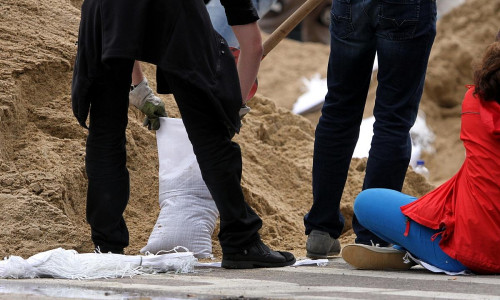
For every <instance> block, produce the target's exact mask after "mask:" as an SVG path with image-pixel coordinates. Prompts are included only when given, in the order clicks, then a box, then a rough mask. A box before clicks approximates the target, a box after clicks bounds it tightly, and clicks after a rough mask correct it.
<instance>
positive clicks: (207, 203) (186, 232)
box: [141, 118, 219, 258]
mask: <svg viewBox="0 0 500 300" xmlns="http://www.w3.org/2000/svg"><path fill="white" fill-rule="evenodd" d="M156 140H157V143H158V158H159V162H160V174H159V185H160V187H159V200H160V209H161V211H160V215H159V216H158V220H157V221H156V225H155V227H154V228H153V231H152V233H151V235H150V236H149V240H148V243H147V245H146V246H145V247H144V248H142V249H141V253H146V252H151V253H156V252H158V251H161V250H169V249H172V248H174V247H176V246H183V247H186V248H187V249H189V251H191V252H193V253H194V255H195V256H196V257H197V258H206V257H209V256H210V255H211V254H212V233H213V231H214V228H215V223H216V221H217V218H218V216H219V212H218V210H217V207H216V206H215V202H214V201H213V199H212V196H211V195H210V192H209V191H208V188H207V186H206V185H205V182H204V181H203V179H202V177H201V171H200V167H199V166H198V162H197V161H196V157H195V155H194V153H193V147H192V145H191V142H190V141H189V139H188V136H187V133H186V128H185V127H184V123H183V122H182V120H181V119H173V118H160V129H159V130H157V131H156Z"/></svg>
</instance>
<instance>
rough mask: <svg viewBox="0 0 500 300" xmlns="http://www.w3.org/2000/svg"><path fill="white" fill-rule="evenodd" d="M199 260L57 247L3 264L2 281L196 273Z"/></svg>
mask: <svg viewBox="0 0 500 300" xmlns="http://www.w3.org/2000/svg"><path fill="white" fill-rule="evenodd" d="M196 261H197V260H196V258H195V257H194V256H193V253H191V252H183V253H168V254H163V255H146V256H140V255H134V256H132V255H121V254H111V253H82V254H80V253H78V252H76V251H75V250H65V249H62V248H57V249H53V250H49V251H45V252H40V253H37V254H35V255H33V256H31V257H29V258H28V259H23V258H22V257H20V256H10V257H7V258H5V259H4V260H2V261H0V278H37V277H53V278H66V279H97V278H123V277H132V276H135V275H142V274H155V273H163V272H168V271H173V272H176V273H189V272H194V266H195V264H196Z"/></svg>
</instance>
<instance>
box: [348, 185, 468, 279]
mask: <svg viewBox="0 0 500 300" xmlns="http://www.w3.org/2000/svg"><path fill="white" fill-rule="evenodd" d="M415 200H416V198H415V197H412V196H408V195H406V194H403V193H400V192H398V191H394V190H389V189H367V190H364V191H363V192H361V193H360V194H359V195H358V197H357V198H356V201H355V202H354V213H355V214H356V217H357V218H358V221H359V222H360V223H361V225H363V226H364V227H366V228H367V229H368V230H370V231H371V232H373V233H374V234H376V235H377V236H378V237H380V238H382V239H383V240H385V241H387V242H389V243H392V244H394V245H399V246H401V247H403V248H405V249H406V250H408V251H409V252H410V253H411V254H412V255H413V256H415V257H417V258H418V259H420V260H422V261H424V262H426V263H428V264H431V265H433V266H435V267H438V268H440V269H442V270H445V271H450V272H460V271H464V270H466V269H467V268H466V267H465V266H464V265H462V264H461V263H460V262H459V261H458V260H455V259H453V258H451V257H450V256H449V255H448V254H446V253H444V252H443V250H441V247H439V241H440V240H441V236H438V237H437V238H436V239H435V240H434V241H432V240H431V237H432V236H433V235H434V234H436V233H437V232H439V230H433V229H431V228H428V227H425V226H422V225H420V224H418V223H416V222H414V221H412V220H410V230H409V232H408V236H404V232H405V229H406V217H405V216H404V215H403V213H401V210H400V207H401V206H403V205H405V204H408V203H411V202H413V201H415Z"/></svg>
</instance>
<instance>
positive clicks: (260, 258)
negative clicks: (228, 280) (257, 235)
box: [222, 240, 295, 269]
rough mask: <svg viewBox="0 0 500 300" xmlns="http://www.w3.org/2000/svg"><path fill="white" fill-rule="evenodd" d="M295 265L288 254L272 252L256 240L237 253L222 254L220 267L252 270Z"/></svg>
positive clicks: (293, 258)
mask: <svg viewBox="0 0 500 300" xmlns="http://www.w3.org/2000/svg"><path fill="white" fill-rule="evenodd" d="M294 263H295V257H294V256H293V254H292V253H290V252H282V251H273V250H271V249H269V247H268V246H266V245H265V244H264V243H263V242H262V241H261V240H258V241H256V242H254V243H252V244H250V245H248V247H246V249H243V250H242V251H241V252H239V253H230V254H224V253H223V254H222V267H223V268H226V269H253V268H276V267H286V266H290V265H293V264H294Z"/></svg>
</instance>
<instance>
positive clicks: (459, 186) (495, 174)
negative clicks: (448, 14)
mask: <svg viewBox="0 0 500 300" xmlns="http://www.w3.org/2000/svg"><path fill="white" fill-rule="evenodd" d="M474 82H475V85H474V86H468V91H467V92H466V94H465V98H464V101H463V103H462V128H461V133H460V138H461V140H462V141H463V144H464V147H465V150H466V158H465V161H464V163H463V165H462V167H461V168H460V170H459V171H458V172H457V174H455V176H453V177H452V178H451V179H449V180H448V181H447V182H445V183H444V184H442V185H441V186H439V187H438V188H436V189H435V190H433V191H431V192H430V193H428V194H426V195H424V196H423V197H421V198H420V199H415V198H414V197H411V196H408V195H405V194H402V193H400V192H397V191H393V190H386V189H370V190H365V191H363V192H362V193H360V194H359V195H358V197H357V198H356V201H355V203H354V212H355V214H356V215H357V217H358V220H359V222H360V223H361V224H362V225H363V226H365V227H366V228H368V229H369V230H370V231H372V232H374V233H375V234H376V235H377V236H379V237H380V238H382V239H384V240H386V241H388V242H390V243H392V244H394V245H399V246H401V247H402V248H404V249H406V250H407V251H408V252H409V253H410V254H411V255H412V256H413V257H416V258H417V259H419V260H421V261H422V262H424V263H426V264H429V265H432V266H434V267H437V268H439V269H441V270H444V271H447V272H461V271H467V270H468V271H472V272H474V273H480V274H492V273H493V274H494V273H500V256H499V255H498V246H499V245H500V180H499V178H500V33H499V36H498V37H497V41H496V42H494V43H493V44H492V45H490V46H489V47H488V48H487V51H486V54H485V55H484V57H483V60H482V62H481V64H480V65H479V67H478V68H477V70H476V71H475V74H474ZM381 220H383V221H381ZM385 250H387V249H380V248H377V247H375V246H366V245H348V246H346V247H345V248H344V249H343V253H342V257H343V258H344V259H345V260H346V261H347V262H348V263H349V264H351V265H353V266H354V267H356V268H359V269H391V268H392V269H401V268H403V265H404V262H403V260H402V258H403V255H404V253H405V252H404V251H401V252H399V254H398V252H397V251H395V252H393V251H385ZM408 267H411V264H407V268H408Z"/></svg>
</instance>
